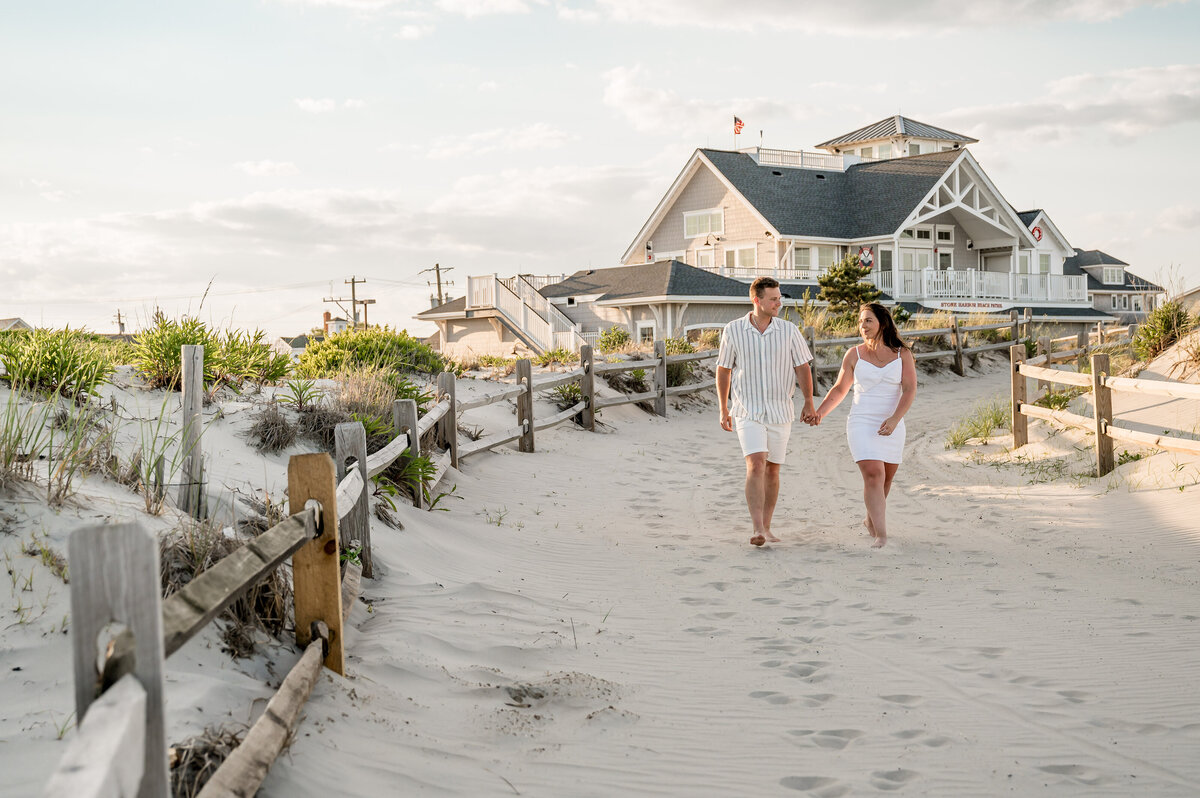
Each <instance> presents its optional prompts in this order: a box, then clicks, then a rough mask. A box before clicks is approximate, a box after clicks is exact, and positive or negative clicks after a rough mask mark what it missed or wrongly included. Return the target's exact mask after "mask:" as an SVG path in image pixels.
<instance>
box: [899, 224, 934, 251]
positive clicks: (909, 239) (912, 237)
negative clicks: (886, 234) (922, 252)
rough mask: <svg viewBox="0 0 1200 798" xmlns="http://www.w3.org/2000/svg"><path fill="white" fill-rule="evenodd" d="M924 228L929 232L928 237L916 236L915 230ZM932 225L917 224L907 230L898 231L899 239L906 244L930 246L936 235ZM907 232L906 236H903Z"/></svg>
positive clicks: (932, 244)
mask: <svg viewBox="0 0 1200 798" xmlns="http://www.w3.org/2000/svg"><path fill="white" fill-rule="evenodd" d="M918 230H924V231H926V232H928V233H929V238H917V231H918ZM933 230H934V226H933V225H931V224H918V225H916V226H914V227H910V228H908V229H907V230H901V231H900V240H901V241H902V242H903V243H905V244H908V245H916V246H918V247H932V246H934V241H935V239H936V238H937V235H936V234H935V233H934V232H933ZM905 233H908V234H909V235H908V236H905Z"/></svg>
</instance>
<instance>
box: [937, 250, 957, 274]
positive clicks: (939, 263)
mask: <svg viewBox="0 0 1200 798" xmlns="http://www.w3.org/2000/svg"><path fill="white" fill-rule="evenodd" d="M943 257H946V258H949V259H950V265H949V266H947V267H946V268H945V269H942V258H943ZM935 265H936V267H937V268H938V269H939V270H941V271H953V270H954V250H952V249H948V250H946V251H945V252H942V251H941V250H938V252H937V256H936V263H935Z"/></svg>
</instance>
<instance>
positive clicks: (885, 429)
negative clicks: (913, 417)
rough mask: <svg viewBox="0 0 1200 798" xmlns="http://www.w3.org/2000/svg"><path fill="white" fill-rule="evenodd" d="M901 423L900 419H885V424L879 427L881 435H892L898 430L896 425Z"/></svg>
mask: <svg viewBox="0 0 1200 798" xmlns="http://www.w3.org/2000/svg"><path fill="white" fill-rule="evenodd" d="M899 423H900V419H898V418H894V417H893V418H885V419H884V420H883V423H882V424H880V425H879V434H880V435H891V434H892V433H893V432H894V431H895V430H896V425H897V424H899Z"/></svg>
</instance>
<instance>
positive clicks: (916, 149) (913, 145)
mask: <svg viewBox="0 0 1200 798" xmlns="http://www.w3.org/2000/svg"><path fill="white" fill-rule="evenodd" d="M908 154H909V155H920V154H921V145H920V144H919V143H918V142H915V141H910V142H909V143H908Z"/></svg>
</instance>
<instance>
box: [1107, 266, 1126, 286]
mask: <svg viewBox="0 0 1200 798" xmlns="http://www.w3.org/2000/svg"><path fill="white" fill-rule="evenodd" d="M1123 282H1125V270H1124V269H1122V268H1121V267H1120V266H1105V267H1104V284H1105V285H1120V284H1121V283H1123Z"/></svg>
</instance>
